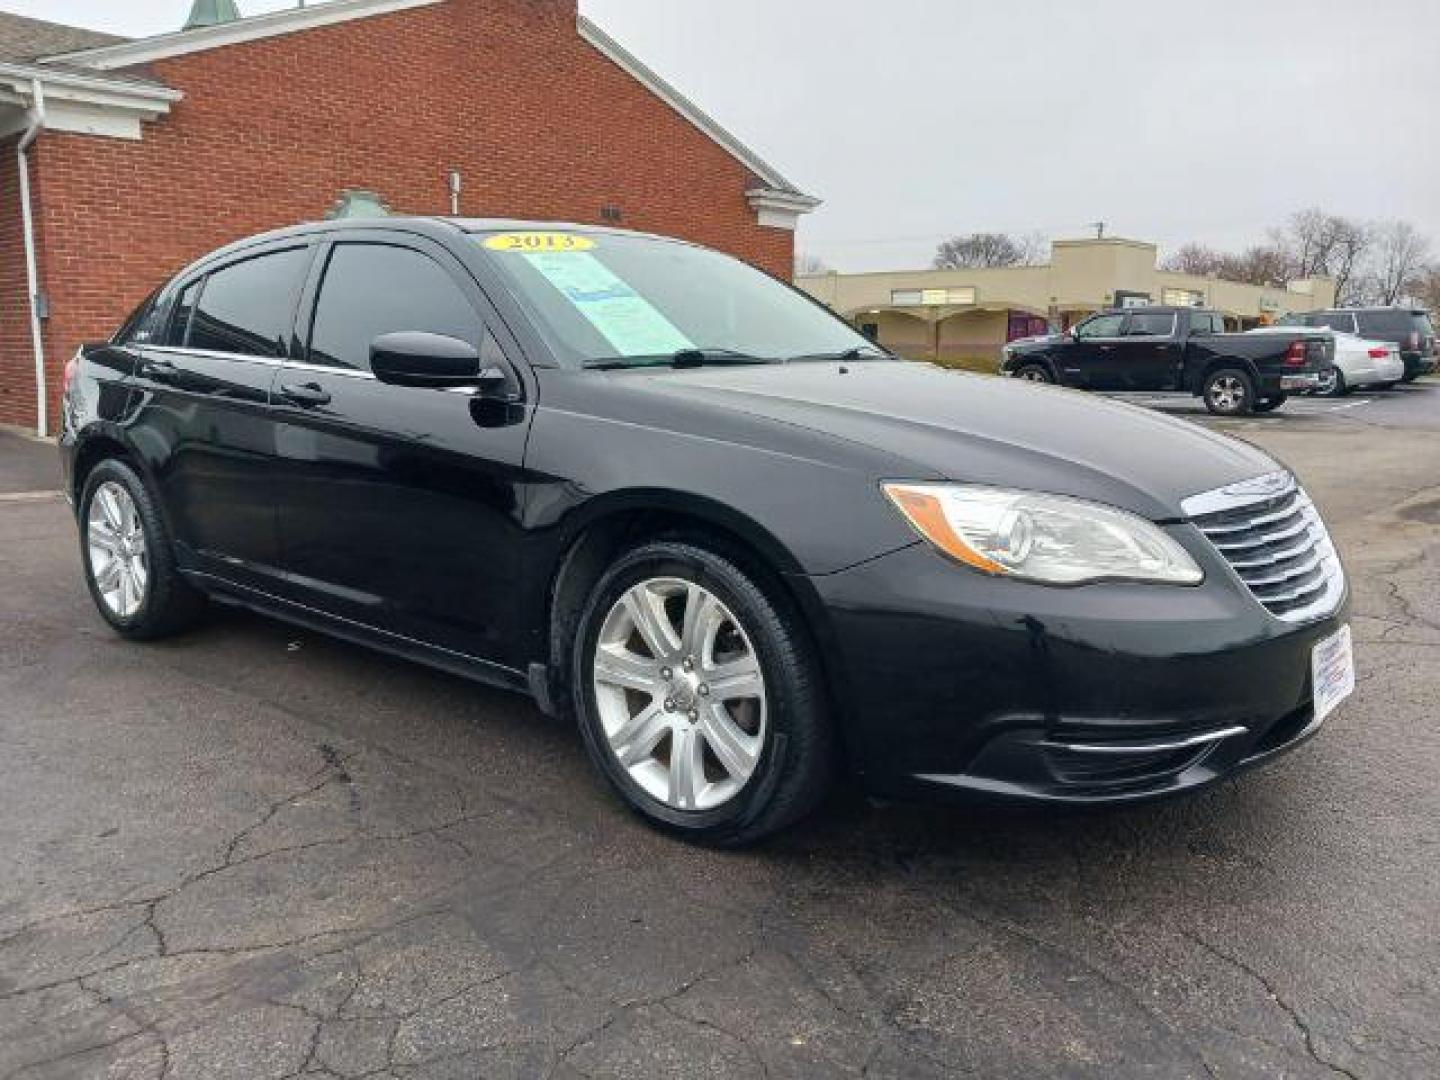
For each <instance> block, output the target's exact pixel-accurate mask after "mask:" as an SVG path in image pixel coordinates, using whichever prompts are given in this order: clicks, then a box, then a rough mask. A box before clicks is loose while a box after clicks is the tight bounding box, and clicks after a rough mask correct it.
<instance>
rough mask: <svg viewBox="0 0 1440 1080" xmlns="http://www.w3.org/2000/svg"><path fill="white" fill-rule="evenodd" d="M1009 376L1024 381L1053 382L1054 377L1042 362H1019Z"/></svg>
mask: <svg viewBox="0 0 1440 1080" xmlns="http://www.w3.org/2000/svg"><path fill="white" fill-rule="evenodd" d="M1011 378H1015V379H1023V380H1024V381H1025V382H1039V383H1053V382H1054V381H1055V379H1054V377H1053V376H1052V375H1051V374H1050V369H1049V368H1047V367H1046V366H1045V365H1044V364H1021V365H1020V366H1019V367H1017V368H1016V369H1015V372H1014V374H1013V375H1012V376H1011Z"/></svg>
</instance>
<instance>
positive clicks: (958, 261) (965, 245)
mask: <svg viewBox="0 0 1440 1080" xmlns="http://www.w3.org/2000/svg"><path fill="white" fill-rule="evenodd" d="M1025 261H1026V248H1025V245H1024V244H1023V243H1022V242H1020V241H1017V240H1016V239H1014V238H1013V237H1010V236H1007V235H1005V234H1004V233H986V232H979V233H971V234H970V235H969V236H953V237H951V238H950V239H949V240H945V241H943V242H942V243H941V244H940V246H939V247H937V248H936V249H935V261H934V263H933V264H932V265H933V266H934V267H935V269H936V270H983V269H987V268H991V267H997V266H1021V265H1023V264H1024V263H1025Z"/></svg>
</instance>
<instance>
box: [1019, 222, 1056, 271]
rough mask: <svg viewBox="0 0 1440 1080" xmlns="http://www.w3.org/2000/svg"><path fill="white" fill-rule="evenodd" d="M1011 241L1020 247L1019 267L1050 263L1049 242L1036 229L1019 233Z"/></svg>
mask: <svg viewBox="0 0 1440 1080" xmlns="http://www.w3.org/2000/svg"><path fill="white" fill-rule="evenodd" d="M1012 239H1013V240H1014V241H1015V243H1016V244H1018V245H1019V247H1020V265H1021V266H1042V265H1044V264H1045V263H1048V262H1049V261H1050V241H1049V240H1048V239H1047V238H1046V236H1045V234H1044V233H1043V232H1040V231H1039V230H1038V229H1036V230H1032V231H1031V232H1027V233H1020V234H1018V235H1016V236H1014V237H1012Z"/></svg>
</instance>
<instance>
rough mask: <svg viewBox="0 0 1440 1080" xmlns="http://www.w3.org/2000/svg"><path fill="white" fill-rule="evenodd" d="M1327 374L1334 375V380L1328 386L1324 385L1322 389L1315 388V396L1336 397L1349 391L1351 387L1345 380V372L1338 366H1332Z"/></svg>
mask: <svg viewBox="0 0 1440 1080" xmlns="http://www.w3.org/2000/svg"><path fill="white" fill-rule="evenodd" d="M1329 374H1331V375H1333V376H1334V382H1332V383H1330V384H1329V385H1328V386H1324V388H1323V389H1317V390H1316V391H1315V396H1316V397H1329V398H1338V397H1344V396H1345V395H1346V394H1348V393H1350V391H1351V389H1353V388H1352V387H1351V386H1350V384H1349V383H1347V382H1346V381H1345V373H1344V372H1343V371H1341V370H1340V369H1339V368H1338V367H1332V368H1331V369H1330V371H1329Z"/></svg>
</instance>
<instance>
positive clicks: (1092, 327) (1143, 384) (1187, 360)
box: [1000, 307, 1334, 398]
mask: <svg viewBox="0 0 1440 1080" xmlns="http://www.w3.org/2000/svg"><path fill="white" fill-rule="evenodd" d="M1202 325H1203V329H1202ZM1222 325H1223V320H1222V318H1221V316H1220V315H1219V313H1218V312H1212V311H1207V310H1204V309H1201V308H1173V307H1143V308H1136V309H1132V310H1131V311H1129V312H1121V311H1112V312H1103V313H1101V314H1100V315H1097V316H1094V317H1093V318H1091V319H1087V320H1085V321H1084V322H1082V323H1080V324H1078V325H1076V326H1075V327H1073V328H1072V329H1071V330H1070V331H1068V332H1066V333H1064V334H1055V335H1051V336H1048V337H1044V338H1037V339H1033V340H1030V341H1022V342H1017V343H1015V344H1014V345H1011V346H1008V347H1007V348H1006V349H1005V353H1004V358H1003V360H1002V361H1001V365H1000V371H1001V374H1005V375H1010V374H1013V373H1014V372H1016V371H1017V370H1018V369H1019V368H1020V367H1022V366H1023V365H1025V364H1035V363H1038V364H1041V365H1043V366H1044V367H1045V369H1046V370H1047V371H1048V372H1049V373H1050V376H1051V380H1052V381H1054V382H1056V383H1059V384H1060V385H1063V386H1072V387H1076V388H1078V389H1084V390H1135V391H1150V392H1157V391H1178V392H1184V393H1189V394H1199V393H1200V392H1201V390H1202V388H1203V386H1204V382H1205V377H1206V375H1207V374H1209V373H1210V372H1211V371H1214V370H1215V369H1216V368H1217V367H1221V366H1224V367H1239V368H1241V369H1243V370H1244V371H1245V372H1246V373H1247V374H1249V375H1250V377H1251V379H1252V380H1253V381H1254V384H1255V390H1256V393H1257V395H1258V396H1260V397H1262V398H1264V397H1276V396H1279V395H1282V394H1285V393H1288V392H1289V391H1291V390H1294V389H1299V388H1301V387H1300V386H1299V384H1300V383H1301V382H1306V381H1307V380H1312V379H1313V377H1314V376H1315V375H1317V374H1318V373H1319V372H1320V371H1322V370H1323V369H1324V368H1325V367H1326V366H1327V365H1328V364H1329V363H1330V362H1331V360H1333V358H1334V352H1333V350H1334V345H1333V342H1332V341H1331V339H1329V338H1328V337H1324V336H1316V335H1307V334H1306V333H1305V332H1304V330H1303V329H1297V330H1296V331H1295V334H1294V335H1293V336H1290V335H1286V334H1266V335H1263V336H1261V335H1251V334H1226V333H1220V332H1215V329H1214V328H1218V327H1220V326H1222ZM1102 326H1105V327H1110V326H1113V328H1114V329H1113V332H1111V331H1109V330H1106V331H1105V332H1103V333H1097V332H1095V331H1096V328H1098V327H1102ZM1297 341H1301V342H1304V345H1305V355H1304V360H1303V363H1295V362H1293V361H1290V360H1289V359H1288V354H1289V351H1290V346H1291V345H1292V344H1293V343H1295V342H1297Z"/></svg>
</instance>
